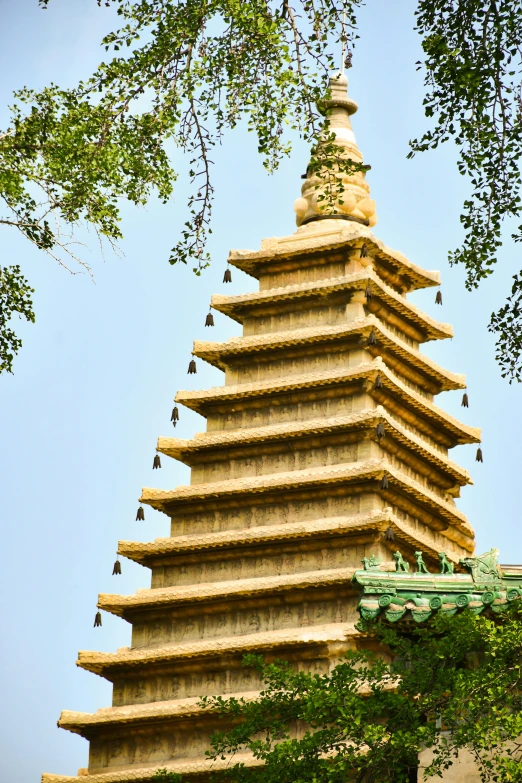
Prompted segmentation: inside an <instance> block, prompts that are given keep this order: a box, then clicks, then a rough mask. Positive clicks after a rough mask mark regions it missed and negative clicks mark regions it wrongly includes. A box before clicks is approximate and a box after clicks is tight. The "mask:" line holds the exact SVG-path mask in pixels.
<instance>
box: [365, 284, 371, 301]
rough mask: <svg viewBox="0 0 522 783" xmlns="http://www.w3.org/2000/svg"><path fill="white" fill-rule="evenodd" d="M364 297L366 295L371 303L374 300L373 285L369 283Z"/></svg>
mask: <svg viewBox="0 0 522 783" xmlns="http://www.w3.org/2000/svg"><path fill="white" fill-rule="evenodd" d="M364 295H365V297H366V299H367V300H368V302H369V301H370V300H371V298H372V287H371V285H370V284H369V283H368V285H367V286H366V291H365V292H364Z"/></svg>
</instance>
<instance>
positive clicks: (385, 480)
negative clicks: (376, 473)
mask: <svg viewBox="0 0 522 783" xmlns="http://www.w3.org/2000/svg"><path fill="white" fill-rule="evenodd" d="M381 489H388V478H387V477H386V476H383V477H382V479H381Z"/></svg>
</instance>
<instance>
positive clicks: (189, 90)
mask: <svg viewBox="0 0 522 783" xmlns="http://www.w3.org/2000/svg"><path fill="white" fill-rule="evenodd" d="M51 1H52V0H40V5H41V6H43V7H44V8H45V7H46V6H47V5H48V4H49V2H51ZM111 3H113V4H114V5H116V6H117V12H118V14H119V16H120V17H121V19H122V27H121V28H120V29H119V30H117V31H115V32H114V33H110V34H109V35H108V36H106V38H105V39H104V40H103V42H102V43H103V46H104V47H105V50H106V51H107V52H108V53H110V54H109V57H108V59H107V62H104V63H102V64H101V65H100V66H99V68H98V69H97V70H96V72H95V73H94V74H93V75H92V76H91V77H90V78H88V79H87V80H86V81H85V82H82V83H80V84H79V85H78V86H77V87H76V88H74V89H71V90H63V89H60V88H59V87H57V86H55V85H51V86H49V87H48V88H46V89H44V90H42V91H41V92H35V91H33V90H30V89H23V90H21V91H19V92H17V93H16V94H15V100H16V103H15V105H14V106H13V108H12V121H11V124H10V126H9V127H8V128H7V130H6V131H5V132H3V133H0V172H1V173H0V197H1V199H2V203H3V210H2V212H1V213H0V223H1V224H3V225H5V226H12V227H16V228H18V229H19V230H20V231H21V232H22V233H23V234H24V236H26V237H27V238H28V239H29V240H30V241H31V242H33V243H34V244H35V245H36V246H37V247H38V248H40V249H42V250H44V251H46V252H48V253H50V254H51V255H53V256H54V257H55V258H56V259H57V260H59V261H60V262H61V263H65V264H67V263H68V261H73V262H74V261H77V262H80V263H81V260H80V258H76V257H75V256H74V254H73V251H72V246H71V245H70V242H69V234H70V231H71V229H73V228H74V226H75V225H76V224H78V223H79V222H82V221H84V222H86V223H87V224H89V225H90V226H92V227H93V228H94V229H95V230H96V231H97V232H98V233H99V235H100V236H102V237H105V238H107V239H108V240H109V241H110V242H115V241H117V240H118V239H119V238H121V235H122V234H121V226H120V212H119V208H118V203H119V200H120V199H122V198H125V199H128V200H130V201H131V202H133V203H135V204H144V203H146V202H147V200H148V199H149V198H150V197H151V195H152V194H153V193H156V194H157V195H159V197H160V198H161V199H163V200H164V201H166V200H167V199H168V198H169V196H170V195H171V193H172V189H173V187H174V183H175V179H176V173H175V171H174V170H173V168H172V165H171V163H170V160H169V156H168V145H169V144H171V143H174V144H175V145H177V146H178V147H179V148H180V149H182V150H183V151H184V152H186V153H187V162H188V167H189V171H190V176H191V178H192V182H193V192H192V195H191V196H190V199H189V203H188V216H187V221H186V223H185V226H184V229H183V231H182V235H181V237H180V238H179V240H178V241H177V242H176V244H175V245H174V247H173V249H172V251H171V254H170V258H169V260H170V262H171V263H177V262H182V263H193V264H194V267H193V268H194V270H195V271H196V273H197V274H199V273H200V272H201V270H202V269H203V268H204V267H205V266H206V264H207V263H208V261H209V258H208V254H207V251H206V241H207V238H208V234H209V232H210V230H211V228H210V219H211V208H212V196H213V190H212V178H211V165H212V164H211V151H212V147H213V146H214V145H215V144H216V143H217V142H218V141H219V139H220V138H221V137H222V135H223V134H224V133H227V132H228V131H229V130H231V129H233V128H234V127H235V125H236V124H237V123H238V122H239V121H240V120H241V119H242V118H246V120H247V122H248V124H249V127H250V128H251V129H252V130H253V131H254V132H255V133H256V135H257V139H258V148H259V152H260V153H261V154H262V155H263V158H264V163H265V166H266V168H267V169H268V170H274V169H275V168H277V166H278V164H279V162H280V160H281V159H282V157H283V156H284V155H286V154H288V153H289V151H290V142H289V139H288V136H287V135H286V131H287V130H292V131H297V132H298V133H299V134H300V135H301V136H302V137H303V138H305V139H306V140H307V141H309V142H310V143H313V141H314V139H316V138H317V132H318V130H319V127H320V123H321V121H322V118H321V116H320V114H319V112H318V111H317V108H316V103H317V100H318V99H319V98H320V97H321V96H322V94H323V92H324V85H325V83H326V81H325V76H326V74H327V72H328V71H329V70H330V69H331V68H333V67H334V66H335V65H337V64H338V63H337V61H336V58H335V57H334V56H333V53H334V52H336V51H337V50H338V42H339V38H340V37H341V36H342V35H343V30H344V34H345V36H346V38H347V39H348V41H349V42H351V43H353V41H354V38H355V30H356V21H357V11H358V8H359V6H360V5H361V0H296V2H290V0H282V2H281V1H280V0H277V1H274V2H271V1H270V0H106V1H104V2H103V3H102V2H101V0H98V5H106V6H108V5H110V4H111ZM343 12H345V13H346V19H345V21H344V24H343ZM412 21H413V20H412ZM416 26H417V29H418V31H419V34H420V35H421V37H422V41H423V48H424V52H425V58H424V62H423V63H421V64H420V67H421V68H423V69H424V71H425V75H426V76H425V83H426V89H427V94H426V99H425V111H426V115H427V117H428V118H430V119H431V120H432V123H433V126H432V128H431V129H430V130H428V131H427V132H426V134H425V135H424V136H423V137H422V138H420V139H418V140H414V141H412V142H411V153H410V154H415V153H417V152H420V151H424V150H427V149H430V148H433V147H436V146H437V145H438V144H439V143H442V142H444V141H447V140H448V139H450V138H452V139H453V140H454V141H455V142H456V144H457V146H458V148H459V151H460V158H459V163H458V165H459V170H460V172H461V173H462V174H465V175H467V176H468V177H469V180H470V183H471V194H470V197H469V199H468V200H466V202H465V203H464V206H463V213H462V216H461V221H462V223H463V225H464V228H465V230H466V236H465V240H464V243H463V245H462V247H461V248H458V249H457V250H454V251H453V252H452V253H451V254H450V259H451V261H452V263H459V264H463V265H464V266H465V268H466V270H467V278H466V285H467V287H468V288H469V289H473V288H475V287H477V286H478V285H479V284H480V282H481V280H483V279H484V278H485V277H487V276H488V275H489V274H491V272H492V270H493V266H494V264H495V262H496V252H497V250H498V247H499V245H500V232H501V226H502V221H503V219H504V217H506V216H515V217H517V218H519V217H520V216H521V214H522V202H521V199H520V191H521V178H520V168H519V159H520V155H521V153H522V134H521V130H522V102H521V94H520V71H521V63H522V58H521V55H522V49H521V46H522V7H521V6H520V4H519V3H517V2H515V0H419V2H418V5H417V11H416ZM56 220H57V221H58V223H57V224H56V223H55V221H56ZM514 239H515V240H516V241H519V240H520V239H522V226H521V227H520V228H519V230H518V231H517V232H516V234H515V235H514ZM24 285H25V286H26V287H28V283H27V281H24ZM6 291H7V296H9V292H8V290H7V289H6ZM11 309H16V308H11ZM28 312H30V314H31V317H32V310H29V311H28ZM521 326H522V275H516V276H515V277H514V283H513V288H512V292H511V295H510V297H509V298H508V300H507V303H506V304H505V306H503V307H502V308H501V309H500V310H499V311H498V312H497V313H494V314H493V315H492V318H491V323H490V329H491V330H492V331H493V332H495V334H496V335H497V345H498V353H497V358H498V360H499V363H500V365H501V370H502V374H503V375H505V376H507V377H509V378H510V380H512V379H517V380H520V377H521V373H522V359H521V352H522V337H521V335H522V330H521V328H520V327H521ZM4 342H5V343H6V344H7V345H8V350H7V351H4V350H2V355H1V357H0V369H6V370H11V369H12V358H10V357H12V355H13V354H14V353H15V352H16V350H17V349H18V348H19V344H18V343H17V342H16V337H13V336H12V335H11V333H9V334H8V333H7V332H5V333H4Z"/></svg>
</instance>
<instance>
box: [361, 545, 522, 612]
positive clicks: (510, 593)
mask: <svg viewBox="0 0 522 783" xmlns="http://www.w3.org/2000/svg"><path fill="white" fill-rule="evenodd" d="M394 559H395V571H380V570H379V569H380V561H379V560H378V559H376V558H375V556H374V555H372V556H371V557H369V558H367V557H365V558H364V559H363V561H362V563H363V566H364V568H363V569H361V570H359V571H356V572H355V574H354V576H353V581H354V582H356V583H357V584H358V585H359V586H360V587H361V588H362V592H363V594H362V597H361V600H360V601H359V606H358V609H359V612H360V614H361V616H362V617H363V619H365V620H372V619H374V618H376V617H377V616H378V615H379V614H380V613H383V614H384V617H385V618H386V620H388V621H390V622H396V621H397V620H400V619H401V618H402V617H404V616H405V615H406V613H407V612H410V614H411V617H412V618H413V619H414V620H415V621H416V622H418V623H422V622H424V621H425V620H427V619H428V618H429V617H431V616H432V615H433V614H434V613H435V612H443V613H444V614H447V615H450V616H451V615H454V614H455V613H456V612H458V611H459V609H465V608H466V607H467V608H469V609H471V611H472V612H475V613H476V614H480V612H482V611H483V610H484V609H486V608H488V609H490V610H492V611H493V612H501V611H503V610H504V609H505V608H506V607H507V605H508V603H509V602H511V601H514V600H515V599H516V598H518V597H519V596H521V595H522V567H517V566H500V565H499V564H498V549H491V550H490V551H489V552H486V554H484V555H479V556H478V557H465V558H462V559H461V560H460V561H459V562H460V564H461V566H463V567H464V568H465V569H466V570H467V573H458V574H455V573H453V571H454V564H453V563H450V562H449V560H448V558H447V556H446V554H445V553H444V552H440V554H439V559H440V573H438V574H433V573H430V572H429V571H428V569H427V567H426V565H425V563H424V559H423V555H422V552H415V560H416V563H417V570H416V571H415V572H410V566H409V563H407V562H406V561H405V560H404V558H403V557H402V554H401V553H400V552H395V554H394Z"/></svg>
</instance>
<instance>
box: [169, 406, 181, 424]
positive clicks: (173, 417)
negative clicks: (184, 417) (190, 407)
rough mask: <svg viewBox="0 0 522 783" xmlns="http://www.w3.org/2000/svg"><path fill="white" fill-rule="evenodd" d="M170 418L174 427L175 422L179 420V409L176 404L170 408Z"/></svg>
mask: <svg viewBox="0 0 522 783" xmlns="http://www.w3.org/2000/svg"><path fill="white" fill-rule="evenodd" d="M170 420H171V422H172V425H173V426H174V427H175V426H176V422H177V421H179V411H178V406H177V405H174V407H173V408H172V413H171V415H170Z"/></svg>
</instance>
